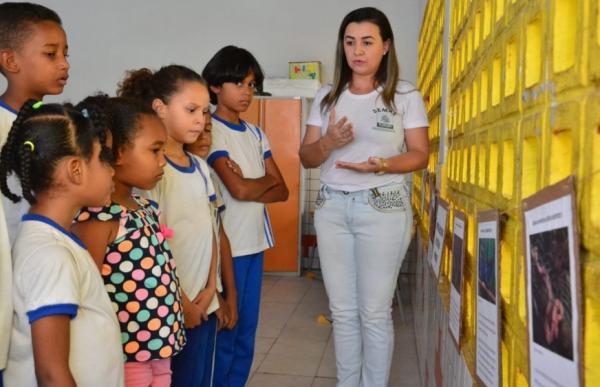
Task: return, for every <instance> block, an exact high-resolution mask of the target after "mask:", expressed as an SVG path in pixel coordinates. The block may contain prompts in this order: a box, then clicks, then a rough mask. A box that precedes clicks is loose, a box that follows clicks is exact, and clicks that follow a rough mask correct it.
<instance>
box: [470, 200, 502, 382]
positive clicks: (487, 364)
mask: <svg viewBox="0 0 600 387" xmlns="http://www.w3.org/2000/svg"><path fill="white" fill-rule="evenodd" d="M499 235H500V214H499V212H498V210H489V211H482V212H479V213H478V214H477V247H476V254H477V257H476V262H477V315H476V326H475V338H476V351H475V370H476V375H477V380H478V381H479V384H480V385H484V386H487V387H497V386H500V385H501V372H500V370H501V369H502V367H501V359H502V357H501V356H500V337H501V335H500V333H501V332H500V327H501V321H502V320H501V318H500V302H499V297H500V287H499V284H500V265H499V260H498V257H499V254H498V252H499V240H500V237H499Z"/></svg>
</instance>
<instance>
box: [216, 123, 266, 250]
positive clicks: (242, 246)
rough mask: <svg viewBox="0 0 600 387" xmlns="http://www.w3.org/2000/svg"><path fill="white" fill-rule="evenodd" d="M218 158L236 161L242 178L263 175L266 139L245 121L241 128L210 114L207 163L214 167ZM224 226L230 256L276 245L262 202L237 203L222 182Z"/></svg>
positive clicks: (261, 132)
mask: <svg viewBox="0 0 600 387" xmlns="http://www.w3.org/2000/svg"><path fill="white" fill-rule="evenodd" d="M220 157H228V158H230V159H231V160H233V161H235V162H236V163H237V164H238V165H239V166H240V169H241V170H242V175H243V176H244V178H250V179H256V178H259V177H263V176H265V160H266V159H268V158H269V157H272V154H271V148H270V146H269V140H268V139H267V136H266V135H265V134H264V132H263V131H262V130H260V129H259V128H258V127H256V126H254V125H251V124H249V123H247V122H245V121H242V120H240V125H236V124H233V123H231V122H227V121H225V120H223V119H222V118H221V117H219V116H217V115H213V121H212V146H211V148H210V154H209V156H208V159H207V161H208V163H209V164H210V165H213V164H214V162H215V160H217V159H218V158H220ZM220 185H221V191H222V193H223V201H224V202H225V206H226V208H227V210H225V211H224V212H223V227H224V228H225V233H226V234H227V237H228V238H229V242H230V244H231V253H232V255H233V257H239V256H243V255H250V254H256V253H259V252H261V251H264V250H266V249H268V248H270V247H273V246H274V245H275V240H274V238H273V231H272V229H271V222H270V220H269V215H268V213H267V209H266V207H265V205H264V204H263V203H259V202H251V201H242V200H237V199H235V198H234V197H233V196H231V193H229V191H228V190H227V187H226V186H225V185H224V184H223V183H222V182H221V183H220Z"/></svg>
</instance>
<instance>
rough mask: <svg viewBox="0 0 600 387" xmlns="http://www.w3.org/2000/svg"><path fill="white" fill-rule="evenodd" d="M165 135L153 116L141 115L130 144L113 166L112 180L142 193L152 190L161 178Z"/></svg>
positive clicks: (163, 127) (164, 162) (161, 124)
mask: <svg viewBox="0 0 600 387" xmlns="http://www.w3.org/2000/svg"><path fill="white" fill-rule="evenodd" d="M166 141H167V131H166V130H165V126H164V125H163V123H162V121H161V120H160V119H159V118H158V117H157V116H156V115H149V114H143V115H140V117H139V118H138V120H137V130H136V133H135V137H134V138H133V140H132V143H131V144H128V145H126V146H125V147H124V148H123V149H122V150H121V151H120V152H119V157H118V160H117V162H116V163H115V180H117V181H120V182H123V183H125V184H126V185H129V186H131V187H136V188H139V189H143V190H149V189H152V188H154V186H155V185H156V183H158V182H159V180H160V179H161V178H162V176H163V167H164V166H165V164H166V160H165V143H166Z"/></svg>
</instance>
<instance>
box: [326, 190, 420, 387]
mask: <svg viewBox="0 0 600 387" xmlns="http://www.w3.org/2000/svg"><path fill="white" fill-rule="evenodd" d="M407 187H408V185H407V184H406V185H405V184H395V185H394V186H386V187H381V190H377V189H376V190H364V191H358V192H349V193H348V192H344V191H336V190H332V189H330V188H328V187H326V186H324V187H322V188H321V191H320V192H319V198H318V199H317V210H316V212H315V228H316V231H317V238H318V246H319V257H320V261H321V270H322V272H323V278H324V281H325V289H326V290H327V295H328V296H329V308H330V309H331V314H332V318H333V336H334V343H335V356H336V364H337V377H338V387H358V386H361V387H384V386H387V385H388V380H389V373H390V367H391V362H392V354H393V350H394V328H393V324H392V300H393V296H394V291H395V289H396V284H397V278H398V273H399V271H400V266H401V265H402V261H403V259H404V255H405V254H406V250H407V248H408V245H409V243H410V238H411V227H412V210H411V207H410V196H409V195H410V194H409V191H408V188H407ZM386 189H387V190H388V191H390V190H392V191H393V190H396V191H394V192H395V195H392V196H388V197H389V198H391V200H383V201H381V200H379V201H377V199H378V198H379V199H381V193H380V191H384V190H386ZM394 192H392V193H394ZM376 207H379V209H376Z"/></svg>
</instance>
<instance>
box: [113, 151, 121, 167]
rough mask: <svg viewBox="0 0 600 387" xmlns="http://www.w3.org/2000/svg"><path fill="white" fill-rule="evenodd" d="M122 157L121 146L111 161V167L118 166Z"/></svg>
mask: <svg viewBox="0 0 600 387" xmlns="http://www.w3.org/2000/svg"><path fill="white" fill-rule="evenodd" d="M122 158H123V148H121V149H119V150H118V151H117V156H116V159H115V161H114V163H113V167H118V166H121V165H123V162H122V161H121V160H122Z"/></svg>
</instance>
